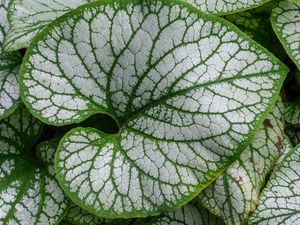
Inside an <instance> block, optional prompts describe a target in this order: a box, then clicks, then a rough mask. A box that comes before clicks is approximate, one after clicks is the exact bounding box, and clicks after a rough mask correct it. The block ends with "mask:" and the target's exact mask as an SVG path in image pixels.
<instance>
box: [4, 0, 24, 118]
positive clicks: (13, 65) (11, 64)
mask: <svg viewBox="0 0 300 225" xmlns="http://www.w3.org/2000/svg"><path fill="white" fill-rule="evenodd" d="M8 4H9V1H8V0H0V120H1V119H3V118H5V117H7V116H8V115H9V114H11V113H12V112H13V111H14V110H15V109H16V108H17V107H18V105H19V98H20V91H19V85H18V80H17V76H18V73H19V68H20V67H19V65H20V64H21V62H22V59H21V57H20V55H19V54H18V53H17V52H12V53H6V52H4V51H3V46H2V44H3V39H4V36H5V35H6V32H7V29H8V21H7V7H8Z"/></svg>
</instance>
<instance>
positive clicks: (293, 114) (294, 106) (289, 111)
mask: <svg viewBox="0 0 300 225" xmlns="http://www.w3.org/2000/svg"><path fill="white" fill-rule="evenodd" d="M284 108H285V120H286V122H288V123H290V124H292V125H300V101H295V102H284Z"/></svg>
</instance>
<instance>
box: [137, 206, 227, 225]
mask: <svg viewBox="0 0 300 225" xmlns="http://www.w3.org/2000/svg"><path fill="white" fill-rule="evenodd" d="M141 224H142V223H141ZM143 224H145V223H143ZM146 224H147V225H167V224H169V225H224V222H223V221H222V220H221V219H219V218H217V217H216V216H214V215H213V214H211V213H210V212H209V211H208V210H207V209H205V208H203V207H202V206H200V205H199V204H197V203H189V204H187V205H185V206H183V207H182V208H180V209H178V210H177V211H176V212H170V213H167V214H164V215H161V216H159V217H157V218H155V219H153V220H152V221H151V222H149V223H146Z"/></svg>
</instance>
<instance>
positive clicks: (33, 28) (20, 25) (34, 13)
mask: <svg viewBox="0 0 300 225" xmlns="http://www.w3.org/2000/svg"><path fill="white" fill-rule="evenodd" d="M1 1H3V0H1ZM4 1H5V0H4ZM11 1H12V2H11V4H10V7H9V18H10V21H9V22H10V23H9V24H10V29H9V32H8V34H7V36H6V38H5V44H4V47H5V50H8V51H12V50H18V49H21V48H26V47H28V45H29V44H30V42H31V41H32V38H33V37H34V36H35V35H36V34H37V33H38V32H39V31H41V30H42V29H43V28H44V27H45V26H47V25H48V24H49V23H51V22H52V21H53V20H55V19H56V18H58V17H60V16H62V15H64V14H65V13H68V12H69V11H71V10H72V9H75V8H77V7H78V6H80V5H83V4H86V3H88V2H90V1H92V0H67V1H66V0H47V1H45V0H34V1H33V0H11Z"/></svg>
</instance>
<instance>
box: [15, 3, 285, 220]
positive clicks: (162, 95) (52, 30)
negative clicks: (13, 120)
mask: <svg viewBox="0 0 300 225" xmlns="http://www.w3.org/2000/svg"><path fill="white" fill-rule="evenodd" d="M21 70H22V71H21V74H22V75H21V79H20V82H21V89H22V97H23V100H24V102H25V103H26V105H27V106H28V107H29V109H30V110H31V112H32V113H33V114H34V115H35V116H37V117H38V118H39V119H41V120H42V121H44V122H46V123H48V124H53V125H64V124H69V123H78V122H80V121H83V120H85V119H86V118H88V117H90V116H91V115H93V114H96V113H104V114H109V115H111V116H112V117H113V118H115V120H116V121H117V124H118V125H119V131H118V132H117V133H115V134H106V133H103V132H101V131H99V130H97V129H92V128H76V129H74V130H72V131H70V132H69V133H68V134H66V135H65V136H64V138H63V139H62V140H61V142H60V145H59V148H58V152H57V154H56V159H55V165H56V173H57V177H58V179H59V181H60V184H61V186H62V187H63V189H64V190H65V192H66V193H67V194H68V196H69V197H70V198H71V200H72V201H74V202H75V204H76V205H79V206H80V207H82V208H84V209H86V210H87V211H89V212H91V213H93V214H95V215H97V216H99V217H124V218H127V217H144V216H149V215H157V214H160V213H161V212H164V211H169V210H174V209H177V208H179V207H180V206H182V205H184V204H186V203H187V202H189V201H190V200H191V199H193V198H194V197H196V196H197V195H198V194H199V192H200V191H201V190H203V189H204V188H205V187H206V186H207V185H209V183H211V182H212V181H213V180H214V179H216V178H217V177H218V176H219V175H220V174H221V173H222V172H223V171H224V170H225V169H226V168H227V167H228V166H229V165H230V164H231V163H232V162H233V161H234V160H235V159H236V158H237V157H238V156H239V154H240V153H241V152H242V151H243V150H244V149H245V148H246V146H247V145H248V144H249V142H250V141H251V139H252V138H253V136H254V135H255V133H256V131H257V130H258V128H259V126H260V123H261V122H262V120H263V119H264V118H265V117H266V116H267V114H268V111H269V110H270V109H271V108H272V107H273V105H274V104H275V102H276V99H277V97H278V93H279V90H280V88H281V86H282V82H283V80H284V78H285V76H286V74H287V71H288V69H287V68H286V67H285V66H284V65H283V64H282V63H281V62H280V61H279V60H278V59H276V58H275V57H274V56H273V55H271V54H270V53H268V52H267V51H266V50H265V49H264V48H262V47H261V46H259V45H258V44H257V43H256V42H254V41H253V40H251V39H250V38H249V37H248V36H246V35H245V34H244V33H242V32H241V31H239V30H238V29H237V28H236V27H235V26H232V24H231V23H229V22H227V21H225V20H223V19H220V18H218V17H215V16H211V15H206V14H204V13H201V12H200V11H199V10H196V9H195V8H194V7H191V6H190V5H189V4H187V3H184V2H181V1H169V0H162V1H142V2H141V1H139V0H137V1H135V0H132V1H131V0H130V1H120V2H112V1H99V2H95V3H92V4H89V5H85V6H83V7H80V8H78V9H76V10H74V11H72V12H71V13H69V14H68V15H65V16H63V17H61V18H60V19H58V20H56V21H55V22H54V23H53V24H52V25H50V26H49V27H48V28H47V29H45V30H44V31H43V32H42V33H40V35H38V36H37V38H36V39H35V40H34V41H33V43H32V45H31V46H30V48H29V49H28V51H27V53H26V56H25V59H24V63H23V66H22V69H21Z"/></svg>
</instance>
